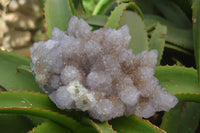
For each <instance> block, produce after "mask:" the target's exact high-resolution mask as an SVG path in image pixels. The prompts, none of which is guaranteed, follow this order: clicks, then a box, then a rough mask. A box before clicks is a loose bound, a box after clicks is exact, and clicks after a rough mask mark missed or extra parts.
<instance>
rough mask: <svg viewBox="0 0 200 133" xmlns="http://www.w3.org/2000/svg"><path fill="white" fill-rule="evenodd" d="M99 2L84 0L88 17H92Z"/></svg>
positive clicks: (96, 0)
mask: <svg viewBox="0 0 200 133" xmlns="http://www.w3.org/2000/svg"><path fill="white" fill-rule="evenodd" d="M98 1H99V0H82V4H83V7H84V9H85V11H86V14H87V15H91V14H92V12H93V10H94V8H95V5H97V3H98Z"/></svg>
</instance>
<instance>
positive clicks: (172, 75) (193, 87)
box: [155, 66, 200, 102]
mask: <svg viewBox="0 0 200 133" xmlns="http://www.w3.org/2000/svg"><path fill="white" fill-rule="evenodd" d="M155 76H156V77H157V78H158V79H159V84H160V85H162V86H163V87H164V88H166V90H167V91H168V92H170V93H172V94H173V95H175V96H176V97H177V98H179V100H180V101H193V102H200V87H199V85H198V79H197V74H196V70H195V69H193V68H186V67H179V66H159V67H156V69H155Z"/></svg>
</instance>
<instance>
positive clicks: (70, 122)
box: [0, 92, 83, 132]
mask: <svg viewBox="0 0 200 133" xmlns="http://www.w3.org/2000/svg"><path fill="white" fill-rule="evenodd" d="M58 112H60V113H58ZM0 113H15V114H18V113H19V114H28V115H35V116H38V117H44V118H47V119H50V120H52V121H54V122H56V123H59V124H61V125H63V126H64V127H66V128H69V129H70V130H73V131H75V132H76V131H78V130H80V129H82V128H83V126H82V125H81V124H80V123H79V122H77V121H76V120H74V119H73V118H71V117H68V116H67V115H65V114H67V112H65V114H61V113H64V112H62V111H61V110H59V109H57V108H56V106H55V105H54V103H52V102H51V100H50V99H49V98H48V96H47V95H45V94H40V93H31V92H0Z"/></svg>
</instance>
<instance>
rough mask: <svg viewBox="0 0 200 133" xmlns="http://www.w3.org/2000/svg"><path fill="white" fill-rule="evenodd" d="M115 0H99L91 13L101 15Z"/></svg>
mask: <svg viewBox="0 0 200 133" xmlns="http://www.w3.org/2000/svg"><path fill="white" fill-rule="evenodd" d="M114 2H115V0H100V1H99V2H98V3H97V5H96V6H95V8H94V10H93V13H92V15H103V14H104V13H105V12H106V10H107V9H108V8H109V7H110V6H111V5H112V4H113V3H114Z"/></svg>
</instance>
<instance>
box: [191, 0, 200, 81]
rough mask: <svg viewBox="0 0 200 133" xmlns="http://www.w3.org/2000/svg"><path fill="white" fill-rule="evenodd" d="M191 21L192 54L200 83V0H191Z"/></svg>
mask: <svg viewBox="0 0 200 133" xmlns="http://www.w3.org/2000/svg"><path fill="white" fill-rule="evenodd" d="M192 21H193V40H194V53H195V54H194V55H195V60H196V68H197V74H198V83H199V84H200V61H199V60H200V0H193V3H192Z"/></svg>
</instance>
